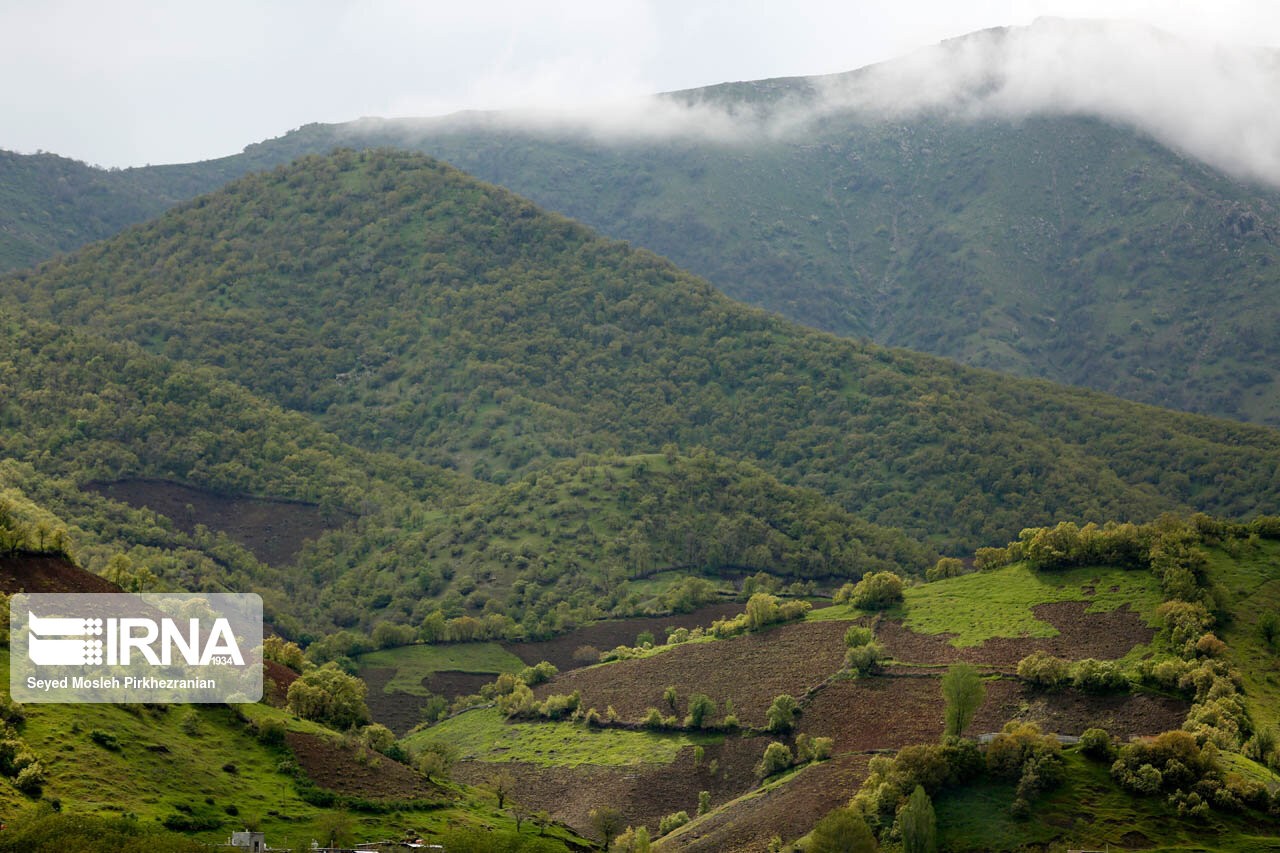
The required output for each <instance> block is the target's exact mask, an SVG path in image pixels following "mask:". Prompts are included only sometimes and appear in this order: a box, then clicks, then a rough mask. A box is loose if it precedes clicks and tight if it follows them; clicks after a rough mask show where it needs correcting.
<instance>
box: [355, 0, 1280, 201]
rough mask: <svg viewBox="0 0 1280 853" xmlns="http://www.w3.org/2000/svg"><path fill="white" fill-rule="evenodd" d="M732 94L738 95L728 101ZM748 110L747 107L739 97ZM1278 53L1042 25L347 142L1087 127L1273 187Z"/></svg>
mask: <svg viewBox="0 0 1280 853" xmlns="http://www.w3.org/2000/svg"><path fill="white" fill-rule="evenodd" d="M735 87H737V88H735ZM743 93H748V94H749V98H748V99H747V100H745V101H744V100H742V99H741V97H740V96H741V95H742V94H743ZM1277 93H1280V52H1277V51H1274V50H1270V49H1265V48H1253V47H1240V46H1232V45H1221V44H1215V43H1209V42H1196V41H1194V40H1190V39H1187V38H1185V37H1181V36H1174V35H1170V34H1168V33H1166V32H1163V31H1161V30H1158V29H1156V28H1154V27H1152V26H1150V25H1147V24H1141V23H1132V22H1110V21H1079V20H1064V19H1053V18H1045V19H1040V20H1037V21H1036V22H1035V23H1033V24H1032V25H1030V26H1027V27H1016V28H1003V29H993V30H985V31H982V32H978V33H973V34H971V35H967V36H963V37H960V38H956V39H951V40H948V41H945V42H942V43H941V44H939V45H936V46H934V47H930V48H926V49H923V50H920V51H917V52H915V53H912V54H909V55H907V56H904V57H901V58H899V59H895V60H891V61H889V62H885V63H881V64H879V65H874V66H870V67H868V68H864V69H861V70H858V71H853V72H849V73H845V74H835V75H828V76H824V77H810V78H789V79H787V80H785V81H760V82H756V83H744V84H729V85H727V86H725V87H711V88H710V89H708V90H694V92H691V93H671V94H667V95H662V96H655V97H648V98H636V99H632V100H627V101H614V102H608V103H600V104H595V105H591V106H589V107H582V106H579V107H575V108H573V109H566V110H529V111H501V112H483V113H481V112H472V113H458V114H454V115H452V116H447V117H443V118H437V119H421V120H414V121H412V122H404V121H398V122H385V121H382V120H378V119H369V120H362V121H361V122H357V123H353V124H352V125H350V126H349V127H350V128H351V130H352V131H353V132H354V133H357V134H359V133H362V132H365V131H368V130H372V129H377V130H379V131H380V132H382V133H386V132H387V131H389V130H391V129H392V128H395V129H397V130H399V131H400V132H403V133H406V134H410V135H412V134H415V133H436V132H439V131H440V130H441V129H443V128H445V127H450V126H452V127H455V128H465V127H471V128H480V127H487V128H502V129H508V130H521V131H526V132H535V133H547V134H555V135H562V134H573V135H581V136H585V137H588V138H591V139H595V140H597V141H599V142H601V143H604V144H610V143H620V142H625V141H653V140H657V139H662V138H687V139H691V140H700V141H711V142H719V143H723V144H734V143H749V142H752V141H755V140H758V139H760V138H761V137H774V138H778V137H782V138H786V137H794V136H796V135H799V134H803V133H804V132H805V130H806V128H807V127H808V125H809V124H810V122H812V121H814V120H816V119H819V118H824V117H830V116H832V115H834V114H840V113H849V114H853V115H855V116H856V117H858V118H859V119H861V120H865V121H877V120H895V121H901V120H908V119H910V118H911V117H912V116H914V115H919V114H921V113H924V112H929V113H932V114H941V115H945V116H948V117H950V118H952V119H954V120H957V121H980V120H984V119H992V118H996V119H1018V118H1022V117H1027V116H1033V115H1055V114H1056V115H1087V116H1094V117H1098V118H1102V119H1105V120H1107V121H1111V122H1115V123H1119V124H1123V125H1127V126H1130V127H1132V128H1134V129H1136V130H1139V131H1141V132H1144V133H1147V134H1149V135H1151V136H1152V137H1154V138H1155V139H1157V140H1158V141H1160V142H1161V143H1163V144H1165V145H1167V146H1169V147H1171V148H1174V149H1176V150H1178V151H1180V152H1183V153H1185V154H1187V155H1190V156H1192V157H1195V158H1198V159H1200V160H1202V161H1204V162H1206V163H1208V164H1210V165H1212V166H1214V167H1216V168H1218V169H1221V170H1223V171H1225V172H1227V173H1229V174H1232V175H1234V176H1237V177H1240V178H1245V179H1251V180H1259V181H1263V182H1266V183H1268V184H1271V185H1273V186H1277V187H1280V98H1278V97H1277Z"/></svg>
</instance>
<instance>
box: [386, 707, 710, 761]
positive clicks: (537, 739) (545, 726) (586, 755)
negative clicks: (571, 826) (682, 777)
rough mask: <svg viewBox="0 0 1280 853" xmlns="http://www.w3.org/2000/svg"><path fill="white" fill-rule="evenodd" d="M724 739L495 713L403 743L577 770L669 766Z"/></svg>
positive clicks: (481, 712) (468, 716) (465, 717)
mask: <svg viewBox="0 0 1280 853" xmlns="http://www.w3.org/2000/svg"><path fill="white" fill-rule="evenodd" d="M722 739H723V735H712V734H705V735H688V734H683V733H681V734H656V733H651V732H634V731H626V730H623V729H589V728H587V727H585V726H581V725H577V724H575V723H545V722H542V723H507V722H504V721H503V717H502V713H501V712H500V711H498V710H497V709H496V708H481V709H478V710H475V711H468V712H467V713H465V714H459V715H458V716H456V717H453V718H452V719H449V720H445V721H444V722H443V723H438V724H436V725H434V726H432V727H431V728H429V729H423V730H422V731H419V732H415V733H414V734H411V735H409V736H408V737H406V738H405V739H404V743H405V745H406V746H407V747H408V748H409V749H410V750H412V749H414V748H415V747H417V746H419V745H420V744H422V743H425V742H427V741H432V740H444V741H447V742H449V743H451V744H453V745H454V746H456V747H458V749H459V750H460V751H461V753H462V757H463V758H465V759H469V760H474V761H523V762H528V763H530V764H540V765H543V766H544V767H577V766H578V765H580V764H598V765H605V766H617V765H628V764H670V763H671V762H672V761H675V759H676V755H677V754H678V753H679V752H680V750H681V749H683V748H685V747H686V746H694V745H699V744H701V745H706V744H710V743H717V742H719V741H720V740H722Z"/></svg>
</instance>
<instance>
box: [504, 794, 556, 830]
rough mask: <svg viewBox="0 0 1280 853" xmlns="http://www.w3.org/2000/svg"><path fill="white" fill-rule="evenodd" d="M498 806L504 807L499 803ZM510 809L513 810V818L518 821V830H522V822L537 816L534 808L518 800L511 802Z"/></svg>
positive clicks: (544, 825)
mask: <svg viewBox="0 0 1280 853" xmlns="http://www.w3.org/2000/svg"><path fill="white" fill-rule="evenodd" d="M499 802H501V800H499ZM498 808H502V806H501V805H499V806H498ZM509 811H510V812H511V819H512V820H514V821H515V822H516V832H519V831H520V824H522V823H524V822H525V821H526V820H528V819H529V818H531V817H534V816H535V815H534V813H533V811H532V810H530V809H528V808H526V807H524V806H522V805H520V804H519V803H517V802H512V803H511V808H510V809H509ZM543 831H544V832H545V831H546V824H545V823H544V824H543ZM539 834H541V833H539Z"/></svg>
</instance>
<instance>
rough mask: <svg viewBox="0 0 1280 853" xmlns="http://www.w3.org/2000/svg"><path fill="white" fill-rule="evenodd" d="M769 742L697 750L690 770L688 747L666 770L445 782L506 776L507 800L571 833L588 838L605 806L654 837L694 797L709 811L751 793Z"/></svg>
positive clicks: (473, 768)
mask: <svg viewBox="0 0 1280 853" xmlns="http://www.w3.org/2000/svg"><path fill="white" fill-rule="evenodd" d="M769 740H770V739H769V738H758V737H757V738H741V737H729V738H726V739H725V741H724V742H723V743H720V744H713V745H710V746H707V747H706V748H705V749H706V756H705V758H704V760H703V762H702V763H701V765H699V766H698V767H694V766H693V748H692V747H685V748H684V749H682V750H681V751H680V753H679V754H678V755H677V756H676V760H675V761H674V762H672V763H671V764H641V765H629V766H621V767H602V766H598V765H581V766H578V767H574V768H563V767H561V768H555V767H542V766H540V765H536V764H526V763H523V762H519V761H511V762H503V763H490V762H481V761H466V762H461V763H460V764H458V765H457V766H455V767H454V771H453V778H454V779H455V780H457V781H461V782H466V783H468V784H472V785H476V784H481V783H483V782H485V781H487V780H488V779H491V778H492V777H493V776H494V775H495V774H497V773H498V772H500V771H502V770H509V771H510V772H511V774H512V775H513V776H515V778H516V788H515V793H514V794H513V795H512V796H513V798H514V799H515V800H517V801H518V802H520V803H521V804H522V805H525V806H528V807H529V808H532V809H534V810H545V811H546V812H547V813H548V814H550V815H551V816H552V817H553V818H555V819H556V820H560V821H563V822H564V823H567V824H569V825H570V826H572V827H573V828H574V829H576V830H578V831H579V832H584V833H586V834H588V835H590V834H591V823H590V818H589V816H588V813H589V812H590V811H591V810H592V809H596V808H601V807H604V806H609V807H611V808H617V809H619V810H620V811H622V813H623V818H624V819H625V821H626V823H628V824H630V825H632V826H639V825H640V824H644V825H645V826H647V827H649V831H650V835H657V829H658V821H659V820H661V819H662V818H663V817H666V816H667V815H669V814H671V813H672V812H676V811H681V810H684V811H687V812H689V814H691V815H693V814H696V812H697V808H698V792H700V791H709V792H710V793H711V804H712V807H713V808H714V807H717V806H720V805H723V804H724V803H726V802H729V801H730V800H732V799H735V798H736V797H738V796H741V795H742V794H743V793H746V792H747V791H749V790H751V789H752V788H753V787H755V785H756V778H755V775H754V771H755V765H756V764H757V763H758V762H759V761H760V756H761V755H762V754H763V753H764V748H765V746H766V745H767V744H768V743H769ZM712 761H715V762H716V763H717V765H718V767H717V772H716V774H715V775H714V776H713V775H712V774H711V773H710V772H709V771H708V765H709V764H710V763H711V762H712Z"/></svg>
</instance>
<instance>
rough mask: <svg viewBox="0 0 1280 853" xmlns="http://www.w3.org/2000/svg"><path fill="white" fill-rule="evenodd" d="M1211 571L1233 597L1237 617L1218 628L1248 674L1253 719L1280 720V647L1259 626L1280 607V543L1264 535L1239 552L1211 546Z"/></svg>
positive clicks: (1233, 659)
mask: <svg viewBox="0 0 1280 853" xmlns="http://www.w3.org/2000/svg"><path fill="white" fill-rule="evenodd" d="M1209 576H1210V579H1211V580H1212V581H1214V582H1215V583H1217V584H1219V585H1220V586H1221V588H1223V589H1225V590H1226V591H1227V593H1229V594H1230V597H1231V602H1230V603H1231V617H1232V618H1231V619H1230V621H1228V622H1226V624H1224V625H1221V626H1219V628H1218V633H1219V636H1220V637H1221V638H1222V639H1223V640H1225V641H1226V643H1227V646H1228V647H1229V648H1230V650H1231V653H1230V654H1231V662H1232V664H1234V665H1235V667H1236V668H1237V669H1239V670H1240V672H1241V674H1242V675H1243V677H1244V688H1245V698H1246V701H1247V702H1248V703H1249V710H1250V712H1251V713H1252V715H1253V718H1254V721H1255V722H1256V723H1258V724H1260V725H1265V726H1277V725H1280V648H1277V647H1275V646H1268V645H1267V643H1266V642H1265V641H1264V640H1263V638H1262V635H1261V633H1260V632H1259V630H1258V620H1259V619H1260V618H1261V617H1262V614H1263V613H1266V612H1268V611H1270V612H1272V613H1280V543H1276V542H1267V541H1263V542H1261V543H1259V545H1258V546H1257V547H1256V548H1250V549H1248V550H1245V551H1242V552H1241V553H1240V554H1238V555H1237V556H1234V557H1233V556H1230V555H1228V554H1226V553H1224V552H1223V551H1220V550H1216V549H1215V550H1212V551H1210V552H1209Z"/></svg>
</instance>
